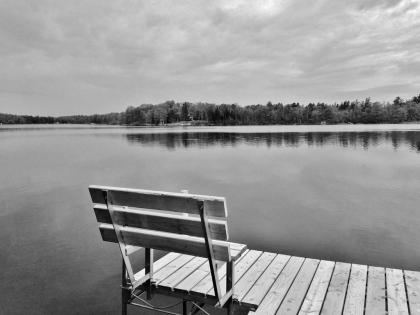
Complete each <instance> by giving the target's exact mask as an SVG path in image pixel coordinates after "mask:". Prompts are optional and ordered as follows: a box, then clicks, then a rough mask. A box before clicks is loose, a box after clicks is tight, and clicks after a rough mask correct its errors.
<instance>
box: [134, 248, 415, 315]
mask: <svg viewBox="0 0 420 315" xmlns="http://www.w3.org/2000/svg"><path fill="white" fill-rule="evenodd" d="M154 269H155V274H154V277H153V280H154V285H155V286H156V292H159V291H162V292H168V291H170V292H172V293H174V294H175V295H176V294H177V293H179V295H184V296H185V294H191V295H192V296H194V297H195V296H212V295H214V292H213V289H212V280H211V276H210V269H209V264H208V262H207V259H205V258H202V257H194V256H190V255H184V254H178V253H169V254H167V255H166V256H164V257H162V258H161V259H159V260H158V261H156V262H155V263H154ZM218 273H219V278H220V279H221V280H223V279H224V277H225V274H226V268H225V267H224V266H221V267H220V269H219V272H218ZM143 274H144V270H142V271H140V272H139V273H138V274H137V275H136V276H137V277H141V276H142V275H143ZM221 283H224V281H221ZM234 288H235V291H234V294H235V298H236V299H237V301H238V302H239V304H240V305H243V306H244V307H250V308H251V309H253V308H254V311H251V312H250V314H267V315H268V314H349V315H350V314H352V315H357V314H372V315H373V314H375V315H376V314H390V315H391V314H399V315H404V314H411V315H416V314H420V272H416V271H408V270H400V269H391V268H382V267H372V266H366V265H359V264H350V263H342V262H333V261H326V260H318V259H310V258H303V257H296V256H288V255H282V254H275V253H269V252H261V251H257V250H247V251H246V252H245V253H244V254H243V255H242V256H241V258H240V259H239V260H238V261H236V262H235V286H234ZM222 290H225V288H222ZM257 306H258V308H257V309H256V310H255V307H257Z"/></svg>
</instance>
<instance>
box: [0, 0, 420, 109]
mask: <svg viewBox="0 0 420 315" xmlns="http://www.w3.org/2000/svg"><path fill="white" fill-rule="evenodd" d="M0 36H1V38H2V42H1V44H0V69H1V70H0V112H17V113H35V114H70V113H77V112H83V113H93V112H108V111H120V110H123V109H124V108H125V107H126V106H127V105H137V104H141V103H150V102H151V103H156V102H161V101H164V100H167V99H175V100H179V101H184V100H190V101H213V102H236V103H240V104H250V103H265V102H267V101H268V100H271V101H284V102H287V101H299V102H309V101H318V100H319V101H330V102H333V101H341V100H343V99H348V98H356V97H357V98H359V99H360V98H364V97H367V96H372V97H374V98H376V99H379V100H391V99H392V98H393V97H394V96H396V95H400V96H402V97H410V96H412V95H414V94H418V93H419V90H420V88H419V87H420V77H419V76H418V73H420V5H419V1H418V0H391V1H379V0H368V1H366V0H355V1H351V2H348V1H333V0H319V1H316V2H309V3H308V2H307V1H305V0H294V1H291V0H278V1H274V0H258V1H245V0H234V1H221V0H220V1H214V2H213V1H212V2H209V1H204V0H201V1H200V0H190V1H184V0H182V1H169V0H162V1H161V0H155V1H134V0H130V1H110V2H105V1H99V0H92V1H88V2H86V1H67V2H57V1H52V0H38V1H22V0H12V1H10V0H3V1H0ZM389 87H392V88H389ZM391 92H392V93H393V94H392V95H390V94H391ZM357 93H360V95H356V94H357Z"/></svg>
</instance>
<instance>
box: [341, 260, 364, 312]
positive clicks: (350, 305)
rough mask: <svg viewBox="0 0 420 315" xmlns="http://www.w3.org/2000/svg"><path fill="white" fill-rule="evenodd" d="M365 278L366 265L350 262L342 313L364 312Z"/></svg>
mask: <svg viewBox="0 0 420 315" xmlns="http://www.w3.org/2000/svg"><path fill="white" fill-rule="evenodd" d="M366 280H367V266H365V265H357V264H352V266H351V273H350V280H349V285H348V288H347V295H346V301H345V302H344V311H343V315H363V314H364V312H365V293H366Z"/></svg>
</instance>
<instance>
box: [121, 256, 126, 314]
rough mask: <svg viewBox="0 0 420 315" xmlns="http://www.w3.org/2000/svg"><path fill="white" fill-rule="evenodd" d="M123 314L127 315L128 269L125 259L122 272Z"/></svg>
mask: <svg viewBox="0 0 420 315" xmlns="http://www.w3.org/2000/svg"><path fill="white" fill-rule="evenodd" d="M121 274H122V275H121V284H122V288H121V314H122V315H127V289H126V286H127V278H126V269H125V263H124V259H123V261H122V272H121Z"/></svg>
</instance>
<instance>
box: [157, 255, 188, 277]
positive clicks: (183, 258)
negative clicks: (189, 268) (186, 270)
mask: <svg viewBox="0 0 420 315" xmlns="http://www.w3.org/2000/svg"><path fill="white" fill-rule="evenodd" d="M193 258H194V256H190V255H180V256H179V257H177V258H175V259H174V260H172V261H171V262H170V263H169V264H167V265H166V266H164V267H163V268H161V269H160V270H158V271H157V272H155V273H154V274H153V281H154V282H155V284H159V282H160V281H162V280H164V279H166V278H167V277H169V276H170V275H171V274H173V273H174V272H177V271H178V270H179V269H180V268H181V267H182V266H183V265H185V264H186V263H188V262H189V261H190V260H192V259H193Z"/></svg>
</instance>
